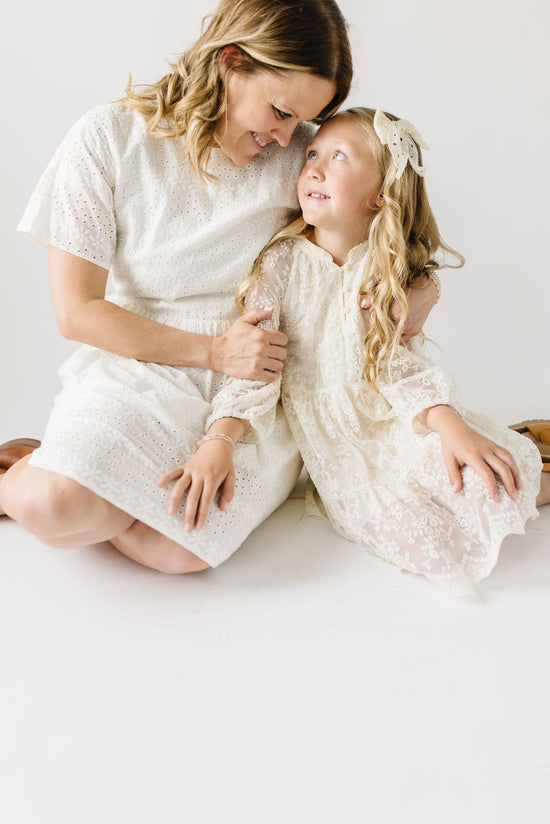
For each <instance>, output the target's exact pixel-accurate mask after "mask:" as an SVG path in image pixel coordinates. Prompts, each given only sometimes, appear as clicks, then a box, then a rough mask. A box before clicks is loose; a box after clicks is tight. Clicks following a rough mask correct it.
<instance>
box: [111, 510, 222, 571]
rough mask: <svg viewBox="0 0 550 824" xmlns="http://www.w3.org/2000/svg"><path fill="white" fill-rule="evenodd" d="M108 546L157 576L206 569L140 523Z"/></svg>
mask: <svg viewBox="0 0 550 824" xmlns="http://www.w3.org/2000/svg"><path fill="white" fill-rule="evenodd" d="M111 544H112V545H113V546H114V547H115V549H118V551H119V552H121V553H122V554H123V555H126V557H127V558H131V559H132V561H136V562H137V563H138V564H141V565H142V566H146V567H150V568H151V569H157V570H158V571H159V572H167V573H170V574H180V573H184V572H200V571H201V570H203V569H208V568H209V564H207V563H206V562H205V561H203V560H201V558H198V557H197V556H196V555H194V554H193V553H192V552H189V550H188V549H185V547H183V546H181V544H177V543H176V542H175V541H171V540H170V538H167V537H166V535H161V534H160V532H157V531H156V530H155V529H152V528H151V527H150V526H147V524H144V523H142V522H141V521H134V523H133V524H131V525H130V526H129V527H128V529H126V530H125V531H124V532H122V533H121V534H120V535H117V536H116V537H114V538H111Z"/></svg>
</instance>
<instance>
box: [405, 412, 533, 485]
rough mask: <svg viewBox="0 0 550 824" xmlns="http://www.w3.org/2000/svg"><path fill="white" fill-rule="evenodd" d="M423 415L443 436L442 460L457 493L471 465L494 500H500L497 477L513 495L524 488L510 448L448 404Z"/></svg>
mask: <svg viewBox="0 0 550 824" xmlns="http://www.w3.org/2000/svg"><path fill="white" fill-rule="evenodd" d="M424 414H425V415H426V418H425V420H426V423H427V425H428V426H429V427H430V429H434V430H435V431H436V432H438V433H439V437H440V438H441V449H442V451H443V460H444V461H445V467H446V469H447V475H448V476H449V481H450V483H451V486H452V487H453V491H454V492H460V491H461V489H462V487H463V481H462V474H461V471H460V470H461V468H462V467H463V466H471V468H472V469H473V470H474V471H475V472H477V474H478V475H479V476H480V477H481V479H482V480H483V482H484V484H485V486H486V487H487V490H488V492H489V496H490V498H491V500H493V501H498V497H499V496H498V486H497V478H500V480H501V481H502V484H503V486H504V489H505V490H506V492H507V493H508V495H509V496H510V498H512V500H514V501H515V500H516V499H517V496H518V490H519V489H521V481H520V478H519V469H518V467H517V464H516V462H515V460H514V458H513V457H512V455H511V454H510V453H509V452H508V450H507V449H504V447H502V446H498V444H496V443H494V442H493V441H491V440H489V438H486V437H485V436H484V435H480V433H479V432H476V430H475V429H472V428H471V427H470V426H468V424H466V423H465V422H464V421H463V420H462V418H461V417H460V415H458V414H457V413H456V412H455V411H454V410H453V409H451V408H450V407H448V406H434V407H432V408H431V409H428V410H426V411H425V413H424ZM419 417H420V416H419ZM423 422H424V421H423Z"/></svg>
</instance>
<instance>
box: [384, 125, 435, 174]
mask: <svg viewBox="0 0 550 824" xmlns="http://www.w3.org/2000/svg"><path fill="white" fill-rule="evenodd" d="M374 131H375V132H376V134H377V135H378V137H379V139H380V142H381V143H382V145H383V146H387V147H388V149H389V150H390V152H391V156H392V158H393V162H394V163H395V165H396V167H397V175H396V178H397V179H399V178H400V177H401V175H402V174H403V172H404V171H405V168H406V166H407V163H410V164H411V167H412V168H413V169H414V171H415V172H416V173H417V175H420V177H424V174H425V172H426V169H425V167H424V166H421V165H420V161H419V159H418V148H417V145H416V144H417V143H418V145H419V146H422V148H423V149H428V148H429V146H428V144H427V143H426V142H425V140H424V138H423V137H422V135H421V134H420V132H419V131H417V130H416V129H415V127H414V126H413V124H412V123H409V121H408V120H390V118H389V117H387V116H386V115H385V114H384V112H383V111H382V109H378V110H377V111H376V114H375V116H374Z"/></svg>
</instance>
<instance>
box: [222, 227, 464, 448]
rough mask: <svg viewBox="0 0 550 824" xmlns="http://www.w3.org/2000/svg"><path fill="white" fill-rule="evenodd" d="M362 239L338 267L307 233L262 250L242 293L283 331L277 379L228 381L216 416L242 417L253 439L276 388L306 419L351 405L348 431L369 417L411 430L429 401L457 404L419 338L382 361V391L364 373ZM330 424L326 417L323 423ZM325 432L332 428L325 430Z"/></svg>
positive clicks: (268, 414) (263, 427)
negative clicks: (258, 269) (250, 285)
mask: <svg viewBox="0 0 550 824" xmlns="http://www.w3.org/2000/svg"><path fill="white" fill-rule="evenodd" d="M365 254H366V243H363V244H360V245H359V246H356V247H355V248H354V249H352V251H351V253H350V255H349V259H348V261H347V262H346V264H345V265H344V266H342V267H340V266H337V265H336V264H335V263H334V261H333V260H332V257H331V255H330V254H328V252H325V251H324V250H323V249H320V248H319V247H318V246H315V245H314V244H313V243H311V242H310V241H309V240H307V238H305V237H303V238H299V239H297V240H288V241H282V242H280V243H277V244H275V245H274V246H273V247H272V248H271V249H270V250H269V252H268V253H267V254H266V255H265V257H264V261H263V265H262V274H261V278H260V279H259V281H258V282H257V284H256V285H255V287H254V289H253V290H252V292H251V294H250V295H249V297H248V301H247V303H248V305H249V306H250V307H261V308H265V307H268V306H269V307H271V306H273V307H274V312H273V314H272V316H271V318H269V320H267V321H265V322H264V323H263V324H262V325H263V326H265V327H266V328H280V329H281V330H282V331H283V332H284V333H285V334H286V335H287V336H288V341H289V342H288V358H287V361H286V363H285V367H284V370H283V373H282V385H281V378H279V379H278V380H277V381H275V382H274V383H271V384H263V383H261V382H253V381H238V380H231V381H229V382H228V383H227V385H226V387H225V388H224V390H223V392H222V393H220V396H219V398H218V399H217V400H216V402H215V404H214V414H213V416H212V418H211V420H214V419H215V417H223V416H224V415H233V416H234V417H243V418H248V419H249V420H251V422H252V423H253V426H254V428H255V429H256V434H257V436H260V437H261V436H262V435H263V434H265V433H266V432H267V431H269V426H270V425H271V420H272V408H273V406H274V405H275V403H276V401H277V398H278V396H279V393H280V392H281V393H282V398H283V403H284V404H285V407H287V406H290V407H292V408H294V409H296V410H298V409H299V410H301V411H300V413H299V415H300V418H301V419H302V418H303V419H304V427H306V423H305V420H306V419H307V417H308V416H309V415H310V414H312V412H313V410H314V409H315V408H319V407H320V406H322V407H323V408H325V410H326V409H328V407H329V406H330V407H334V414H335V416H336V420H335V421H334V423H335V424H336V425H337V422H338V421H340V420H341V416H342V414H344V410H345V409H346V404H347V402H349V404H350V408H349V417H348V418H347V425H348V426H349V427H350V428H351V430H352V431H358V430H359V429H360V428H364V427H365V426H368V422H369V421H379V420H390V419H392V418H395V417H400V418H401V419H402V420H403V421H406V422H408V423H409V425H410V426H411V427H414V428H415V429H416V431H418V432H421V431H423V430H425V428H424V427H421V426H420V425H418V424H415V423H414V418H415V416H416V415H417V414H418V413H419V412H421V411H422V410H423V409H426V408H427V407H429V406H433V405H435V404H437V403H445V404H449V405H452V406H454V407H458V400H457V397H456V391H455V386H454V384H453V382H452V380H451V379H450V378H449V376H448V375H446V373H445V372H444V371H443V370H442V369H441V368H440V367H439V366H437V365H435V364H434V363H432V362H431V361H430V360H429V359H428V358H426V357H425V355H424V354H423V353H422V351H421V348H420V345H419V344H418V342H414V343H413V344H412V345H411V348H405V347H403V346H401V347H399V349H398V352H397V355H396V356H395V357H394V358H393V359H392V360H391V361H390V362H388V363H386V367H385V371H384V372H383V373H382V375H381V379H380V384H379V388H380V393H377V392H376V391H375V390H374V389H372V388H371V387H370V386H369V385H368V384H367V383H366V382H365V380H363V378H362V371H363V367H364V355H363V341H364V338H365V334H366V326H365V323H366V320H365V313H364V312H362V311H361V309H360V308H359V304H358V295H359V289H360V285H361V282H362V279H363V267H364V258H365ZM327 425H328V421H327ZM329 429H330V427H329Z"/></svg>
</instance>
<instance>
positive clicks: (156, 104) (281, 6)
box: [120, 0, 352, 180]
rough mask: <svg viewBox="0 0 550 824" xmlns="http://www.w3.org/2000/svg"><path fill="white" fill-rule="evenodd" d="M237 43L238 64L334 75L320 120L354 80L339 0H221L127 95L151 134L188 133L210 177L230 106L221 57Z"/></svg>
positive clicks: (200, 169) (201, 171)
mask: <svg viewBox="0 0 550 824" xmlns="http://www.w3.org/2000/svg"><path fill="white" fill-rule="evenodd" d="M230 45H234V46H237V47H238V50H239V51H238V52H237V53H236V55H232V61H231V62H232V65H231V70H232V71H242V72H248V73H254V72H258V71H271V72H277V71H284V70H288V69H291V70H294V71H301V72H307V73H309V74H316V75H319V76H320V77H324V78H327V79H328V80H332V81H334V82H335V83H336V87H337V90H336V93H335V95H334V97H333V99H332V100H331V102H330V103H329V104H328V106H326V108H325V109H324V110H323V111H322V112H321V113H320V114H319V116H318V118H317V119H316V120H317V122H321V121H322V120H324V119H325V118H326V117H328V116H330V115H331V114H332V113H333V112H335V111H336V109H337V108H338V107H339V106H340V104H341V103H342V102H343V100H344V99H345V98H346V97H347V94H348V92H349V88H350V84H351V77H352V60H351V49H350V44H349V40H348V35H347V25H346V22H345V20H344V18H343V16H342V13H341V12H340V9H339V8H338V6H337V4H336V3H335V2H334V0H222V2H221V3H219V5H218V7H217V8H216V10H215V11H214V12H213V13H212V14H210V15H207V16H206V17H205V18H204V19H203V21H202V26H201V33H200V37H199V39H198V40H197V41H196V43H195V44H194V45H193V46H191V48H189V49H187V51H185V52H184V53H183V54H182V55H181V56H180V57H179V59H178V60H177V62H176V63H171V64H170V68H171V71H170V72H169V73H168V74H166V75H165V76H164V77H162V78H161V79H160V80H159V81H158V82H157V83H153V84H152V85H148V86H145V87H140V88H134V87H132V86H131V85H130V84H129V85H128V88H127V89H126V96H125V97H124V98H122V100H121V101H120V102H121V103H122V104H123V105H124V106H128V107H129V108H133V109H137V111H139V112H140V113H141V114H142V115H143V116H144V117H145V120H146V123H147V128H148V130H149V131H150V132H151V133H152V134H154V135H157V136H162V137H180V136H182V135H186V150H187V152H188V154H189V160H190V163H191V167H192V168H193V169H194V171H195V172H196V173H197V174H198V175H199V176H200V177H201V179H203V180H208V179H211V178H212V175H210V174H209V173H208V162H209V159H210V152H211V149H212V145H213V141H214V131H215V129H216V124H217V122H218V120H219V119H220V118H221V117H223V116H224V114H225V112H226V108H227V103H226V95H225V94H224V85H223V79H222V77H221V76H220V71H219V58H220V52H221V51H222V50H223V49H224V48H225V47H226V46H230ZM161 121H162V122H161Z"/></svg>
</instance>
